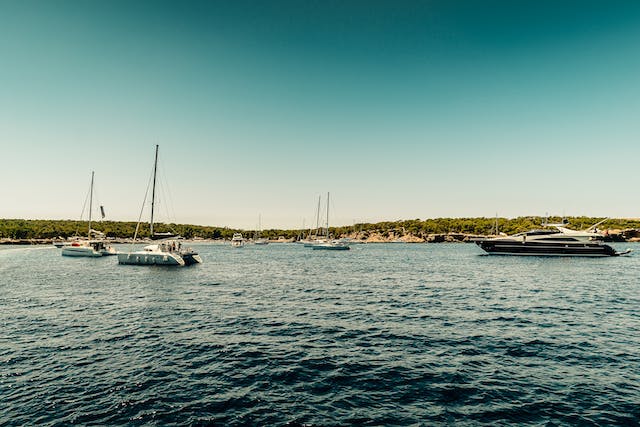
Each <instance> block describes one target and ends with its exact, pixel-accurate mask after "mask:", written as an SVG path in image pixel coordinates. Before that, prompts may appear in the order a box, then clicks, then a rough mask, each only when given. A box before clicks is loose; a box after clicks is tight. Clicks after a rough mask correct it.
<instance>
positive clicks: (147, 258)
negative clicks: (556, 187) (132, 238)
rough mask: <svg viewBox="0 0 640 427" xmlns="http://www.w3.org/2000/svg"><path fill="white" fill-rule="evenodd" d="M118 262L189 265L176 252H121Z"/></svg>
mask: <svg viewBox="0 0 640 427" xmlns="http://www.w3.org/2000/svg"><path fill="white" fill-rule="evenodd" d="M118 264H124V265H167V266H183V265H188V264H187V263H186V262H185V260H184V259H183V258H182V257H181V256H179V255H176V254H169V253H160V254H154V253H149V254H145V253H136V252H133V253H121V254H118Z"/></svg>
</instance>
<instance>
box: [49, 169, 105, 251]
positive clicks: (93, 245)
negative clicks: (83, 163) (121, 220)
mask: <svg viewBox="0 0 640 427" xmlns="http://www.w3.org/2000/svg"><path fill="white" fill-rule="evenodd" d="M94 175H95V174H94V172H93V171H92V172H91V187H90V189H89V232H88V234H87V240H76V241H74V242H73V243H70V244H68V242H64V243H62V244H60V246H58V244H56V245H55V246H56V247H60V248H62V255H63V256H69V257H89V258H97V257H101V256H108V255H116V250H115V249H114V248H113V246H111V245H109V244H108V243H107V242H106V241H105V240H104V239H103V238H104V234H103V233H101V232H99V231H96V230H92V229H91V211H92V210H93V178H94ZM85 203H86V202H85ZM100 210H101V212H102V217H103V218H104V209H103V207H102V206H100ZM83 211H84V208H83ZM92 235H95V236H98V237H99V239H94V240H91V236H92Z"/></svg>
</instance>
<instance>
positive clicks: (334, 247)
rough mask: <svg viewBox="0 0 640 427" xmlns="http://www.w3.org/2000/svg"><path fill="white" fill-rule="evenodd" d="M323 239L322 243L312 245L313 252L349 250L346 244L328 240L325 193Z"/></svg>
mask: <svg viewBox="0 0 640 427" xmlns="http://www.w3.org/2000/svg"><path fill="white" fill-rule="evenodd" d="M325 238H326V240H325V241H324V242H322V243H317V244H315V245H313V246H312V248H313V250H329V251H347V250H349V249H351V248H350V247H349V244H348V243H345V242H341V241H339V240H330V239H329V193H327V226H326V234H325Z"/></svg>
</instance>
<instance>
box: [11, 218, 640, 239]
mask: <svg viewBox="0 0 640 427" xmlns="http://www.w3.org/2000/svg"><path fill="white" fill-rule="evenodd" d="M562 219H563V218H560V217H550V218H542V217H538V216H527V217H518V218H497V219H496V218H433V219H425V220H421V219H413V220H401V221H384V222H378V223H363V224H354V225H351V226H343V227H331V228H330V230H329V231H330V234H331V235H332V236H333V237H351V238H355V239H359V240H366V239H369V238H371V237H372V236H374V235H375V236H377V237H379V238H381V239H398V238H403V237H407V236H409V237H412V238H416V239H423V240H428V237H429V236H431V235H446V234H462V235H475V236H486V235H492V234H495V227H496V222H497V224H498V231H499V232H501V233H506V234H514V233H518V232H522V231H527V230H530V229H534V228H540V227H541V226H542V224H543V223H544V222H545V221H547V222H549V223H554V222H560V221H562ZM566 220H568V221H569V227H570V228H573V229H584V228H587V227H589V226H591V225H593V224H595V223H597V222H599V221H601V220H602V218H593V217H567V218H566ZM92 228H93V229H94V230H97V231H101V232H102V233H104V234H105V235H106V236H107V237H110V238H116V239H130V238H132V237H133V235H134V232H135V229H136V223H135V222H122V221H101V222H95V223H93V224H92ZM154 228H155V231H157V232H172V233H176V234H179V235H181V236H183V237H185V238H187V239H208V240H220V239H230V238H231V237H232V236H233V233H236V232H240V233H243V234H244V235H245V237H251V236H252V235H253V233H254V230H239V229H232V228H228V227H214V226H203V225H192V224H164V223H158V224H155V226H154ZM599 228H600V229H601V230H632V229H640V219H622V218H612V219H608V220H607V221H606V222H605V223H603V224H602V225H600V227H599ZM308 232H309V230H299V229H292V230H284V229H271V230H262V231H261V233H260V234H261V236H262V237H266V238H269V239H273V240H275V239H295V238H297V237H299V236H301V235H303V236H306V234H307V233H308ZM86 233H87V223H86V221H74V220H42V219H31V220H29V219H0V239H3V240H25V239H58V238H64V239H66V238H70V237H73V236H84V235H86ZM138 235H139V236H140V237H141V238H145V237H148V236H149V225H148V224H146V223H145V224H140V230H139V232H138Z"/></svg>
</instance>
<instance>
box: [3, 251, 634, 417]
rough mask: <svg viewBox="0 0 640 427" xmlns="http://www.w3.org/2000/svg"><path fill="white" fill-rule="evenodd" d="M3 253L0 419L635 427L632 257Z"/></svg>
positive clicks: (475, 253) (451, 253) (403, 253)
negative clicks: (191, 262) (159, 260)
mask: <svg viewBox="0 0 640 427" xmlns="http://www.w3.org/2000/svg"><path fill="white" fill-rule="evenodd" d="M626 247H635V249H636V254H634V255H632V256H629V257H621V258H596V259H584V258H538V257H499V256H498V257H494V256H483V255H480V254H481V251H480V250H479V249H478V248H477V247H476V246H475V245H465V244H431V245H421V244H416V245H408V244H370V245H359V246H354V247H353V250H351V251H348V252H324V251H312V250H310V249H308V248H303V247H301V246H298V245H290V244H277V245H276V244H270V245H268V246H246V247H244V248H242V249H232V248H230V247H228V246H222V245H204V244H202V245H197V246H196V248H197V249H198V250H199V252H200V253H201V255H202V258H203V259H204V262H205V263H204V264H202V265H197V266H194V267H187V268H167V267H156V268H153V267H144V266H119V265H117V259H116V258H115V257H109V258H100V259H77V258H65V257H61V256H60V251H59V250H58V249H55V248H39V247H2V248H0V307H1V310H0V324H1V325H2V330H1V332H0V365H1V366H2V371H1V376H0V425H24V424H41V425H56V426H58V425H59V426H62V425H72V424H81V425H87V424H94V425H104V424H128V425H172V424H174V425H185V424H186V425H206V424H212V425H216V424H219V425H246V424H249V425H285V424H287V425H318V426H320V425H322V426H324V425H448V424H454V423H455V424H456V425H478V424H486V425H513V424H514V423H522V424H531V425H570V424H571V425H575V424H586V425H589V424H599V425H602V424H621V425H622V424H624V425H637V424H638V423H639V419H640V386H639V384H640V333H639V326H640V297H639V295H640V280H638V279H639V278H640V256H638V252H639V251H640V246H639V245H634V244H623V245H621V246H620V247H619V249H624V248H626Z"/></svg>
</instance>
